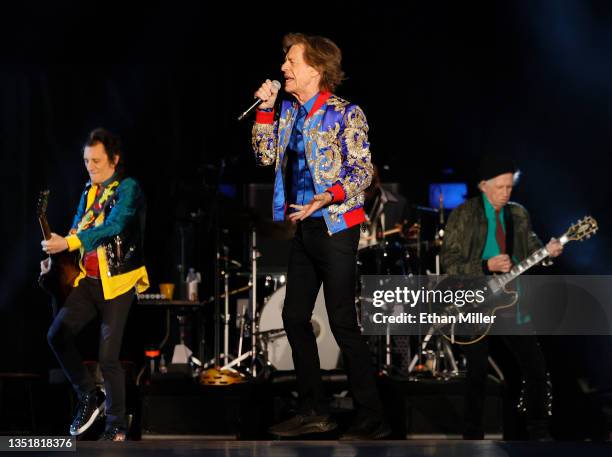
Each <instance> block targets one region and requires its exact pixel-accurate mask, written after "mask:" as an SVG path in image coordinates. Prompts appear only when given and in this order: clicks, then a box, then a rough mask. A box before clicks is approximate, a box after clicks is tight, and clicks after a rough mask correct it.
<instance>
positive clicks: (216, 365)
mask: <svg viewBox="0 0 612 457" xmlns="http://www.w3.org/2000/svg"><path fill="white" fill-rule="evenodd" d="M426 210H427V211H428V212H430V213H431V214H435V213H436V212H437V210H435V209H431V208H426ZM429 225H431V224H425V226H427V227H428V226H429ZM293 230H294V227H293V226H291V225H290V224H274V223H272V222H266V223H263V222H262V221H261V220H260V222H259V223H258V224H256V225H253V226H252V228H251V234H250V243H249V244H250V246H249V248H250V249H249V250H250V260H251V265H250V268H247V269H245V268H243V266H242V265H241V264H240V263H238V262H235V261H232V260H230V258H229V253H228V252H227V251H224V255H225V257H222V259H225V261H224V262H222V265H223V267H224V268H222V269H221V271H220V278H221V282H222V290H223V294H222V295H221V296H220V298H221V301H222V303H221V305H224V306H222V307H223V313H222V316H221V319H220V321H221V322H222V324H221V325H219V326H218V327H217V328H216V329H215V330H216V331H217V332H222V339H223V352H222V353H219V354H216V357H215V358H214V359H213V360H211V362H209V364H208V368H209V369H208V370H206V371H204V372H203V373H202V374H201V375H200V383H202V384H206V385H228V384H234V383H237V382H242V381H244V380H246V379H247V378H249V377H250V378H256V379H267V378H268V377H269V376H270V375H271V374H273V373H274V372H277V371H283V372H287V371H292V370H293V369H294V367H293V361H292V356H291V347H290V345H289V341H288V339H287V335H286V333H285V331H284V329H283V322H282V317H281V316H282V307H283V304H284V300H285V291H286V281H287V277H286V274H285V273H284V272H270V271H266V272H263V273H262V272H259V270H258V262H259V259H260V258H261V257H262V255H265V253H264V254H262V253H261V252H260V251H259V250H258V247H257V237H258V236H267V237H272V238H275V239H279V240H288V239H290V238H291V237H292V236H293ZM370 236H372V235H368V234H367V232H364V231H362V241H363V238H367V237H370ZM442 236H443V232H442V231H441V227H440V226H439V225H436V227H435V231H434V234H433V236H432V237H431V239H423V238H424V237H423V230H422V224H421V217H420V216H419V218H418V220H417V222H416V223H413V224H410V225H409V224H408V223H403V224H398V225H397V226H395V227H393V228H392V229H390V230H388V231H385V232H382V233H378V234H376V235H374V237H375V239H369V240H366V241H367V242H366V243H360V245H361V246H362V247H361V248H360V249H359V251H358V255H357V262H356V268H357V273H358V278H359V277H361V275H366V274H377V275H405V276H411V275H420V274H427V273H432V274H436V273H439V271H436V270H437V269H439V261H438V257H437V253H438V250H439V247H440V245H441V238H442ZM428 267H431V269H432V270H433V271H430V268H428ZM232 277H235V278H243V279H246V280H247V281H248V283H247V284H246V285H244V284H242V285H241V286H240V287H237V288H235V289H232V290H231V289H230V287H229V285H230V279H231V278H232ZM356 287H357V294H356V296H357V299H356V303H355V306H357V307H358V305H359V292H360V288H361V287H360V281H358V284H357V285H356ZM246 291H248V293H249V298H248V301H247V300H245V299H242V300H240V299H238V300H237V306H236V313H235V317H236V325H233V326H232V325H230V321H231V320H232V316H231V315H230V309H232V308H231V306H230V297H231V296H237V297H239V296H240V294H241V293H242V294H244V293H245V292H246ZM238 302H240V304H239V303H238ZM311 324H312V326H313V330H314V333H315V336H316V340H317V345H318V350H319V359H320V363H321V369H323V370H334V369H339V368H341V363H340V361H341V354H340V349H339V347H338V345H337V343H336V341H335V339H334V337H333V334H332V332H331V328H330V325H329V321H328V317H327V312H326V309H325V299H324V296H323V290H322V288H321V290H320V291H319V294H318V296H317V299H316V303H315V307H314V311H313V315H312V320H311ZM233 329H236V330H233ZM233 331H234V332H237V333H238V334H237V335H235V334H234V335H232V336H230V333H232V332H233ZM368 338H369V347H370V349H371V357H372V360H373V362H374V363H375V365H376V367H377V370H378V372H379V373H380V374H382V375H394V376H404V377H408V378H411V379H417V378H419V377H436V378H442V379H448V378H450V377H452V376H455V375H457V374H458V366H457V363H456V361H455V356H454V354H453V351H452V348H451V346H450V345H449V344H448V342H447V341H446V340H445V339H444V338H441V337H439V336H437V335H435V334H434V332H433V330H432V331H430V332H428V333H426V334H424V335H422V336H418V337H408V336H393V335H391V334H390V333H389V332H387V334H386V335H382V336H375V337H368ZM230 341H232V342H233V343H234V346H236V352H235V353H234V354H232V353H231V348H230ZM204 368H207V367H206V366H205V367H204Z"/></svg>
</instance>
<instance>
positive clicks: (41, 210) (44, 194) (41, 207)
mask: <svg viewBox="0 0 612 457" xmlns="http://www.w3.org/2000/svg"><path fill="white" fill-rule="evenodd" d="M49 193H50V191H49V189H45V190H41V191H40V192H39V193H38V201H37V202H36V215H37V216H38V217H41V216H43V215H44V214H45V213H46V212H47V203H49Z"/></svg>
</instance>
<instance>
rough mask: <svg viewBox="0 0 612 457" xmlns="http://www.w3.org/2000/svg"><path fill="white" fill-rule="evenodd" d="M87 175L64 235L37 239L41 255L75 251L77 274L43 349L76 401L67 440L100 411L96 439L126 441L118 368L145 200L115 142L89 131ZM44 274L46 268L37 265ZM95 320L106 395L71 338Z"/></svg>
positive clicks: (136, 275) (138, 274)
mask: <svg viewBox="0 0 612 457" xmlns="http://www.w3.org/2000/svg"><path fill="white" fill-rule="evenodd" d="M83 160H84V163H85V168H86V169H87V172H88V174H89V177H90V182H88V183H87V185H86V188H85V191H84V192H83V195H82V197H81V200H80V203H79V206H78V208H77V212H76V215H75V218H74V222H73V225H72V229H71V230H70V234H69V235H68V236H66V237H62V236H60V235H58V234H55V233H53V234H52V236H51V238H50V239H49V240H45V241H43V242H42V243H41V244H42V249H43V251H44V252H45V253H47V254H57V253H59V252H62V251H65V250H69V251H79V253H80V269H81V273H80V275H79V276H78V277H77V278H76V279H75V281H74V287H73V289H72V291H71V292H70V294H69V295H68V298H67V299H66V302H65V303H64V305H63V307H62V308H61V310H60V311H59V312H58V313H57V316H56V317H55V319H54V321H53V323H52V325H51V328H50V329H49V333H48V335H47V338H48V341H49V345H50V346H51V348H52V350H53V352H54V353H55V355H56V357H57V359H58V361H59V362H60V364H61V366H62V368H63V370H64V373H65V374H66V376H67V378H68V379H69V381H70V382H71V383H72V385H73V387H74V389H75V390H76V392H77V394H78V397H79V401H78V404H77V408H76V415H75V417H74V420H73V422H72V424H71V426H70V434H71V435H80V434H82V433H83V432H85V430H87V429H88V428H89V427H90V426H91V425H92V424H93V423H94V421H95V419H96V418H97V417H98V416H99V415H100V413H101V412H102V411H103V408H104V406H106V429H105V432H104V434H103V435H102V437H101V439H103V440H113V441H123V440H125V439H126V433H127V431H126V417H125V379H124V377H125V376H124V372H123V369H122V367H121V364H120V362H119V351H120V349H121V340H122V338H123V330H124V327H125V323H126V320H127V316H128V311H129V309H130V306H131V303H132V300H133V299H134V294H135V293H136V292H142V291H144V290H145V289H146V288H147V287H148V285H149V280H148V276H147V270H146V268H145V266H144V258H143V247H142V243H143V232H144V215H145V199H144V195H143V193H142V191H141V189H140V186H139V185H138V183H137V182H136V181H135V180H134V179H131V178H126V177H125V176H124V170H123V152H122V150H121V147H120V142H119V139H118V138H117V137H116V136H114V135H113V134H112V133H110V132H108V131H107V130H104V129H95V130H93V131H92V132H91V133H90V134H89V136H88V138H87V141H86V143H85V147H84V149H83ZM41 269H42V270H43V273H44V272H45V271H46V270H48V269H49V265H48V262H47V261H44V262H43V263H42V264H41ZM97 316H99V317H100V318H101V327H100V348H99V364H100V369H101V371H102V375H103V377H104V387H105V391H106V392H105V394H104V393H103V392H102V391H101V390H99V389H96V386H95V384H94V380H93V378H92V377H91V375H90V374H89V372H88V371H87V369H86V368H85V366H84V365H83V361H82V359H81V356H80V354H79V351H78V349H77V346H76V344H75V337H76V335H77V334H78V333H79V332H80V331H81V329H82V328H83V327H84V326H85V324H87V323H88V322H90V321H91V320H92V319H94V318H95V317H97Z"/></svg>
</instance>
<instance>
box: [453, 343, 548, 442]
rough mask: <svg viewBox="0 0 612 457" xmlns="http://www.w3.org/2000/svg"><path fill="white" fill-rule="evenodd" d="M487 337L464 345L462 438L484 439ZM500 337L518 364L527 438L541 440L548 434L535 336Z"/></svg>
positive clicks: (541, 362) (543, 379)
mask: <svg viewBox="0 0 612 457" xmlns="http://www.w3.org/2000/svg"><path fill="white" fill-rule="evenodd" d="M489 338H492V337H485V338H484V339H482V340H481V341H479V342H478V343H475V344H471V345H467V346H464V352H465V356H466V359H467V385H466V395H465V427H464V437H465V438H470V439H482V438H483V437H484V429H483V424H482V420H483V412H484V401H485V397H486V395H485V390H486V379H487V371H488V356H489V347H488V346H489ZM493 338H501V339H502V341H503V342H504V344H505V346H507V347H508V349H509V350H510V352H511V353H512V355H513V357H514V358H515V359H516V361H517V362H518V364H519V366H520V369H521V372H522V375H523V379H524V380H525V387H526V390H527V399H526V400H527V428H528V432H529V435H530V438H541V437H544V436H546V434H547V433H548V408H547V403H546V402H547V399H546V362H545V360H544V355H543V354H542V350H541V349H540V345H539V343H538V340H537V338H536V337H535V336H532V335H505V336H494V337H493Z"/></svg>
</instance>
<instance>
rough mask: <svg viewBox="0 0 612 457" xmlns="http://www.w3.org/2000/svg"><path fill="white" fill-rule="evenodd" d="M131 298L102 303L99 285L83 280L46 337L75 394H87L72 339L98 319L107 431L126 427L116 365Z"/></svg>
mask: <svg viewBox="0 0 612 457" xmlns="http://www.w3.org/2000/svg"><path fill="white" fill-rule="evenodd" d="M133 298H134V291H133V290H131V291H129V292H126V293H124V294H122V295H119V296H118V297H115V298H113V299H111V300H105V299H104V294H103V292H102V283H101V281H100V280H99V279H94V278H88V277H87V278H84V279H82V280H81V282H79V285H78V286H77V287H76V288H74V289H73V290H72V292H71V293H70V295H69V296H68V298H67V299H66V303H65V304H64V306H63V308H62V309H60V311H59V313H58V314H57V316H56V317H55V320H54V321H53V323H52V324H51V328H50V329H49V333H48V334H47V339H48V341H49V345H50V346H51V349H53V352H54V353H55V356H56V357H57V360H58V361H59V363H60V365H61V366H62V368H63V370H64V373H65V374H66V377H67V378H68V380H69V381H70V382H71V383H72V385H73V387H74V389H75V390H76V391H77V393H78V394H79V395H82V394H85V393H87V392H91V391H92V390H94V389H95V383H94V379H93V378H92V376H91V375H90V374H89V371H88V370H87V368H86V367H85V365H84V364H83V360H82V358H81V355H80V353H79V351H78V349H77V347H76V344H75V337H76V335H77V334H78V333H79V332H80V331H81V329H82V328H83V327H84V326H85V325H86V324H87V323H88V322H90V321H91V320H92V319H94V318H95V317H97V316H100V318H101V321H102V322H101V326H100V348H99V360H98V362H99V364H100V370H101V371H102V376H103V377H104V388H105V390H106V424H107V427H111V426H119V427H125V426H126V418H125V374H124V372H123V368H122V367H121V363H120V362H119V351H120V350H121V340H122V338H123V330H124V328H125V323H126V321H127V317H128V312H129V310H130V306H131V304H132V300H133Z"/></svg>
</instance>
